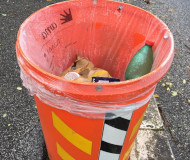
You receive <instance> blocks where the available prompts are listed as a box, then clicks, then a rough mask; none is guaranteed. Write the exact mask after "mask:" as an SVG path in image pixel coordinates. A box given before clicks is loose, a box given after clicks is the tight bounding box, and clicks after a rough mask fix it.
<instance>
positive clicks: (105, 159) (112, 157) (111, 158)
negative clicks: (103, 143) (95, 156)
mask: <svg viewBox="0 0 190 160" xmlns="http://www.w3.org/2000/svg"><path fill="white" fill-rule="evenodd" d="M119 156H120V154H115V153H108V152H105V151H100V155H99V160H119Z"/></svg>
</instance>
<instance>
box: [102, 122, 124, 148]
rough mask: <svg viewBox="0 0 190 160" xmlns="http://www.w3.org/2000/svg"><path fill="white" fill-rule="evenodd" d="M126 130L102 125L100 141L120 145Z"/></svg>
mask: <svg viewBox="0 0 190 160" xmlns="http://www.w3.org/2000/svg"><path fill="white" fill-rule="evenodd" d="M125 135H126V131H123V130H120V129H117V128H114V127H112V126H110V125H107V124H105V125H104V131H103V137H102V141H105V142H107V143H111V144H115V145H119V146H122V145H123V142H124V140H125Z"/></svg>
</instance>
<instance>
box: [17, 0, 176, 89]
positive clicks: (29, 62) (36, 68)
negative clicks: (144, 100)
mask: <svg viewBox="0 0 190 160" xmlns="http://www.w3.org/2000/svg"><path fill="white" fill-rule="evenodd" d="M70 1H78V0H70ZM66 2H69V1H64V2H58V3H55V4H52V5H50V6H53V5H59V4H60V3H66ZM107 2H115V1H111V0H110V1H107ZM115 3H119V4H124V5H129V6H131V7H134V8H137V9H139V10H141V11H144V12H146V13H148V14H150V15H151V16H153V17H154V18H156V19H157V20H158V21H159V22H160V23H161V24H163V25H164V26H166V29H167V33H168V36H169V38H168V40H171V47H170V51H169V53H168V56H167V58H166V59H165V60H164V61H163V62H162V64H161V65H160V66H159V67H157V68H155V69H154V70H152V71H151V72H150V73H148V74H146V75H144V76H141V77H139V78H136V79H131V80H127V81H121V82H117V83H91V82H82V83H81V82H76V81H71V80H66V79H63V78H61V77H59V76H56V75H53V74H50V73H48V72H46V71H45V70H43V69H41V68H39V67H38V66H36V65H35V64H34V63H32V62H31V61H30V60H29V59H28V58H27V57H26V55H25V54H24V52H23V50H22V48H21V46H20V43H19V37H20V34H21V30H22V26H23V25H24V24H25V23H26V22H27V21H28V20H29V19H30V17H32V16H34V15H35V14H37V13H38V12H40V11H42V10H44V9H46V8H47V7H49V6H46V7H44V8H41V9H39V10H38V11H36V12H34V13H33V14H31V15H30V16H29V17H28V18H27V19H26V20H25V21H24V22H23V23H22V25H21V27H20V28H19V31H18V34H17V41H16V46H17V47H18V49H19V51H20V53H17V54H21V55H22V57H23V58H24V59H25V60H26V61H27V62H28V64H30V67H32V68H34V69H35V70H38V71H39V72H41V73H43V74H45V75H46V76H48V77H49V78H53V79H57V80H60V81H62V82H66V83H70V84H77V85H88V86H100V85H101V86H115V87H119V86H123V85H132V84H133V85H134V84H137V83H138V82H140V81H142V80H144V79H146V78H150V77H153V76H155V74H156V73H157V72H158V71H160V70H161V69H162V68H163V67H164V66H165V65H166V64H167V62H168V61H169V60H171V59H173V56H174V55H173V53H174V39H173V35H172V33H171V31H170V30H169V28H168V27H167V25H166V24H165V23H164V22H163V21H162V20H160V19H159V18H158V17H156V16H155V15H153V14H152V13H150V12H148V11H146V10H144V9H142V8H140V7H137V6H134V5H131V4H127V3H122V2H115ZM165 72H167V71H165ZM165 72H164V73H162V74H163V75H164V74H165ZM160 78H161V77H159V78H156V79H155V80H154V82H152V83H156V82H158V81H159V80H160ZM139 89H140V86H139Z"/></svg>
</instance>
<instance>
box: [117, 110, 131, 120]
mask: <svg viewBox="0 0 190 160" xmlns="http://www.w3.org/2000/svg"><path fill="white" fill-rule="evenodd" d="M132 114H133V111H131V112H128V113H126V114H124V115H120V117H122V118H124V119H128V120H130V119H131V117H132Z"/></svg>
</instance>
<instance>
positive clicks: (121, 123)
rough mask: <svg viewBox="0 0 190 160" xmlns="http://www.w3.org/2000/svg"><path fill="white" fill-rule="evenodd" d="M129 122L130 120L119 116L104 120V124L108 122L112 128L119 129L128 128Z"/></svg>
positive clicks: (125, 129)
mask: <svg viewBox="0 0 190 160" xmlns="http://www.w3.org/2000/svg"><path fill="white" fill-rule="evenodd" d="M129 123H130V120H128V119H124V118H121V117H117V118H115V119H110V120H109V119H107V120H105V124H108V125H110V126H112V127H114V128H117V129H121V130H124V131H127V130H128V127H129Z"/></svg>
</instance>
